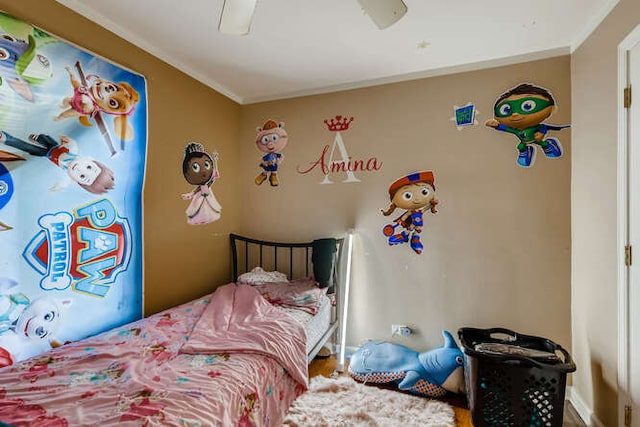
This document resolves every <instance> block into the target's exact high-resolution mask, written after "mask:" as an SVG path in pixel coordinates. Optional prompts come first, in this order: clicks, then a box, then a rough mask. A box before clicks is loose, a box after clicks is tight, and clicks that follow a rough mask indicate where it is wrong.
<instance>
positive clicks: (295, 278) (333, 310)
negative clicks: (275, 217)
mask: <svg viewBox="0 0 640 427" xmlns="http://www.w3.org/2000/svg"><path fill="white" fill-rule="evenodd" d="M230 240H231V254H232V272H233V280H234V281H236V282H241V283H242V282H243V279H242V277H243V276H244V277H246V276H247V275H249V276H250V275H251V272H252V271H256V270H260V271H267V272H277V273H281V274H283V275H284V276H285V277H286V281H288V282H289V283H288V284H289V285H291V284H296V285H297V284H302V283H305V282H308V280H307V279H309V278H311V281H316V282H317V285H318V287H320V288H321V289H324V290H326V293H325V296H324V298H320V299H321V303H320V306H319V307H318V310H317V312H313V313H310V312H305V311H304V310H300V308H301V307H287V306H286V304H278V302H279V301H278V295H276V296H275V297H274V298H269V295H268V293H269V291H270V290H271V289H273V288H275V287H276V286H277V285H271V284H269V285H264V286H262V288H261V290H264V289H266V291H265V292H263V295H264V296H265V297H267V298H268V299H270V300H271V301H272V302H273V303H274V304H275V305H276V306H277V307H278V308H280V309H281V310H283V311H286V312H287V313H288V314H290V315H291V316H293V317H294V318H296V320H298V322H299V323H301V324H302V325H303V326H304V328H305V333H306V337H307V340H306V350H307V362H311V360H313V358H314V357H315V356H316V355H317V354H318V352H319V351H320V350H321V349H322V347H324V346H325V345H327V344H328V341H329V340H330V339H331V338H334V340H333V342H332V343H329V347H330V350H331V351H335V347H336V342H337V340H336V337H337V335H338V333H340V328H339V327H340V326H341V322H342V316H341V314H342V313H343V310H342V308H343V304H344V303H345V298H344V296H345V295H343V293H344V283H345V276H346V272H345V271H344V269H343V267H344V265H343V262H342V260H343V255H344V253H343V252H344V249H345V238H338V239H335V238H323V239H316V240H313V241H310V242H273V241H266V240H258V239H253V238H250V237H244V236H240V235H237V234H231V235H230ZM276 277H277V276H276ZM273 280H274V282H273V283H276V284H279V281H278V280H277V279H273ZM256 281H257V283H261V282H260V279H259V278H258V279H256ZM262 283H263V282H262ZM284 284H285V285H286V283H284ZM301 288H304V286H302V285H301ZM302 308H304V307H302Z"/></svg>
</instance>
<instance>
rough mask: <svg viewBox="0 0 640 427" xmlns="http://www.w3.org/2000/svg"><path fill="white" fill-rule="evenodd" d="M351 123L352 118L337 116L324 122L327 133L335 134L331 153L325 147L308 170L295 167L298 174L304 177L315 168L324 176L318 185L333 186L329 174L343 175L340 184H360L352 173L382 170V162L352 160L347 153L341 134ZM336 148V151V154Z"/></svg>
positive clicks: (376, 160)
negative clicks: (344, 177) (344, 176)
mask: <svg viewBox="0 0 640 427" xmlns="http://www.w3.org/2000/svg"><path fill="white" fill-rule="evenodd" d="M351 122H353V117H349V118H347V117H346V116H341V115H337V116H335V118H332V119H330V120H325V121H324V124H325V125H327V128H328V129H329V131H330V132H335V138H334V140H333V145H332V146H331V151H329V145H325V146H324V148H323V149H322V153H320V157H318V159H317V160H315V161H313V162H311V166H310V167H309V168H308V169H304V170H301V169H300V166H298V167H297V170H298V173H299V174H302V175H306V174H308V173H311V172H312V171H313V170H314V169H315V168H316V167H317V168H318V169H319V170H320V171H321V173H322V174H323V175H324V179H323V180H322V182H320V184H333V181H331V179H330V178H329V176H330V175H331V174H335V173H345V174H346V179H345V180H344V181H342V182H360V179H358V178H357V177H356V175H355V173H354V172H375V171H378V170H380V169H381V168H382V162H380V161H378V159H377V158H376V157H370V158H369V159H367V160H366V161H365V160H362V159H355V160H354V159H353V158H352V157H351V156H350V155H349V153H348V152H347V148H346V146H345V144H344V140H343V139H342V135H341V132H343V131H346V130H348V129H349V125H350V124H351ZM336 148H337V150H338V152H337V153H336ZM327 153H328V155H327ZM337 155H339V156H340V158H336V156H337Z"/></svg>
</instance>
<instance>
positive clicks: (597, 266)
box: [571, 0, 640, 426]
mask: <svg viewBox="0 0 640 427" xmlns="http://www.w3.org/2000/svg"><path fill="white" fill-rule="evenodd" d="M639 17H640V3H639V2H638V1H636V0H621V1H620V3H619V4H618V6H616V8H615V9H614V10H613V11H612V12H611V14H610V15H609V16H608V17H607V18H606V19H605V20H604V21H603V23H602V24H601V25H600V26H599V27H598V28H597V29H596V31H594V32H593V33H592V34H591V36H590V37H589V38H588V39H587V40H586V41H585V42H584V43H583V44H582V45H581V46H580V48H579V49H577V50H576V52H575V53H574V54H573V56H572V83H573V92H572V103H573V118H572V120H573V124H574V134H573V136H574V141H576V143H575V144H574V149H573V159H572V160H573V171H572V182H573V188H572V196H573V199H572V204H573V206H572V214H571V219H572V226H573V240H572V244H573V257H572V287H573V291H572V292H573V295H572V301H573V349H574V357H575V358H576V363H577V364H578V366H579V369H578V371H577V372H576V374H575V375H574V383H573V384H574V387H575V391H576V392H577V393H578V394H579V395H580V396H581V398H582V399H583V400H584V402H585V403H586V404H587V406H589V407H592V408H593V410H594V412H595V414H594V415H595V417H596V418H598V419H599V420H600V421H602V423H603V424H604V425H605V426H614V425H617V424H616V422H617V421H616V420H617V416H616V405H617V360H618V353H617V346H618V341H617V319H618V311H617V297H618V291H617V280H618V279H617V259H616V253H617V251H618V248H617V243H616V233H617V231H616V221H617V210H616V197H617V192H616V191H615V189H616V186H617V173H618V171H617V138H618V136H617V125H618V116H617V112H618V57H617V55H618V49H617V48H618V44H619V43H620V42H621V41H622V40H623V39H624V38H625V36H626V35H627V34H629V33H630V32H631V30H633V28H634V27H635V26H636V25H638V24H640V18H639Z"/></svg>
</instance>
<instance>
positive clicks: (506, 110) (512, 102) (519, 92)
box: [485, 83, 571, 168]
mask: <svg viewBox="0 0 640 427" xmlns="http://www.w3.org/2000/svg"><path fill="white" fill-rule="evenodd" d="M556 109H557V106H556V102H555V100H554V99H553V96H552V95H551V93H550V92H549V91H548V90H547V89H545V88H542V87H538V86H534V85H532V84H529V83H523V84H520V85H518V86H516V87H515V88H513V89H510V90H508V91H507V92H505V93H503V94H502V95H500V97H498V99H497V100H496V102H495V105H494V118H493V119H489V120H487V121H486V122H485V125H486V126H487V127H491V128H494V129H495V130H498V131H501V132H507V133H511V134H513V135H515V136H516V137H517V138H518V139H519V140H520V143H519V144H518V146H517V149H518V158H517V160H516V162H517V164H518V165H519V166H522V167H524V168H528V167H531V166H532V165H533V163H534V161H535V158H536V150H535V148H534V147H535V145H538V146H539V147H540V149H541V150H542V151H543V152H544V154H545V156H547V157H548V158H550V159H557V158H559V157H562V154H563V151H562V145H561V144H560V141H559V140H558V139H556V138H551V137H547V136H546V135H547V133H548V132H549V131H550V130H554V131H557V130H562V129H565V128H568V127H570V126H571V125H550V124H546V123H543V121H544V120H546V119H548V118H549V117H550V116H551V114H553V113H554V112H555V111H556Z"/></svg>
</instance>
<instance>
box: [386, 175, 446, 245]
mask: <svg viewBox="0 0 640 427" xmlns="http://www.w3.org/2000/svg"><path fill="white" fill-rule="evenodd" d="M434 182H435V179H434V176H433V172H432V171H422V172H416V173H412V174H410V175H407V176H403V177H402V178H399V179H397V180H395V181H394V182H393V183H392V184H391V185H390V186H389V198H390V199H391V204H390V205H389V208H388V209H387V210H386V211H385V210H380V212H381V213H382V214H383V215H384V216H389V215H391V214H392V213H393V212H394V211H395V210H396V208H400V209H405V211H404V213H403V214H402V215H400V216H399V217H398V218H396V219H395V220H394V221H393V223H391V224H387V225H385V226H384V228H383V229H382V233H383V234H384V235H385V236H387V237H388V238H389V239H388V240H389V245H398V244H401V243H406V242H410V245H411V249H413V250H414V251H415V252H416V253H417V254H421V253H422V250H423V249H424V246H423V245H422V242H421V241H420V233H421V232H422V226H423V220H422V214H423V213H424V212H425V211H427V210H429V211H431V213H434V214H435V213H436V212H437V210H436V205H437V204H438V200H436V189H435V184H434ZM398 226H399V227H400V228H398Z"/></svg>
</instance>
